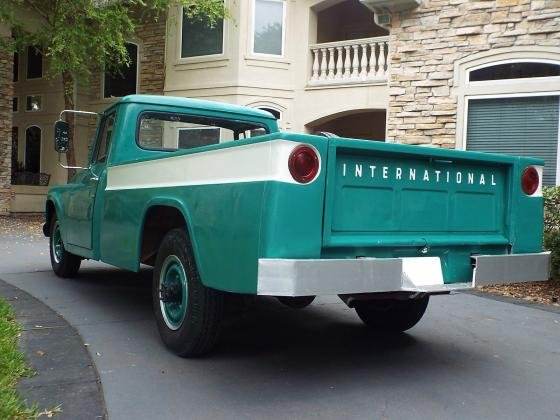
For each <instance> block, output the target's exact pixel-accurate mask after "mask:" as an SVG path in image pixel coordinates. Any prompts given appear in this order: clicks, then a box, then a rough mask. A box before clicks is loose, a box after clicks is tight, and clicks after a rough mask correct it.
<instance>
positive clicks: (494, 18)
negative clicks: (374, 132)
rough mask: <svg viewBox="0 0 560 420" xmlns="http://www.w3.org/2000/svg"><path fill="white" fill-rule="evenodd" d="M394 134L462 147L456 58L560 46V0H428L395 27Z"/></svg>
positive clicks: (390, 130)
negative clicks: (457, 141) (458, 132)
mask: <svg viewBox="0 0 560 420" xmlns="http://www.w3.org/2000/svg"><path fill="white" fill-rule="evenodd" d="M390 45H391V49H392V51H391V53H390V65H391V75H390V79H389V95H390V97H389V107H388V110H387V140H388V141H393V142H398V143H408V144H424V145H436V146H442V147H448V148H452V147H455V138H456V127H457V116H458V115H457V114H458V113H457V108H458V106H457V97H456V95H455V94H454V91H453V83H454V77H456V75H455V74H454V64H455V63H456V62H457V61H458V60H461V59H463V58H465V57H467V56H469V55H471V54H475V53H479V52H481V51H490V50H491V51H499V49H505V48H511V47H516V46H519V47H521V46H540V47H559V46H560V0H492V1H487V0H486V1H473V0H423V2H422V5H421V6H420V7H418V8H417V9H415V10H413V11H410V12H404V13H401V14H400V15H399V14H395V15H394V16H393V22H392V28H391V31H390Z"/></svg>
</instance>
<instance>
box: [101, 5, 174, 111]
mask: <svg viewBox="0 0 560 420" xmlns="http://www.w3.org/2000/svg"><path fill="white" fill-rule="evenodd" d="M165 21H166V19H165V15H161V16H159V18H158V20H157V22H154V21H153V19H145V20H144V22H143V23H141V24H139V25H138V27H137V30H136V35H135V37H134V38H133V39H131V40H130V41H131V42H134V43H137V44H139V56H140V61H139V66H140V71H139V80H138V93H146V94H154V95H163V84H164V81H165V35H166V26H165ZM101 77H102V71H101V70H97V71H95V72H94V73H93V76H92V80H91V96H92V100H94V101H96V100H99V99H102V95H103V92H102V88H101V86H102V84H101Z"/></svg>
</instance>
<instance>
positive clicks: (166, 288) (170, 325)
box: [152, 229, 224, 357]
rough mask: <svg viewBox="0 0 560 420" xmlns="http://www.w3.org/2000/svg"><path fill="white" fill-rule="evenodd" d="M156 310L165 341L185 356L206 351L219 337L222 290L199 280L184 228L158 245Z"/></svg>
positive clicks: (180, 354) (159, 328)
mask: <svg viewBox="0 0 560 420" xmlns="http://www.w3.org/2000/svg"><path fill="white" fill-rule="evenodd" d="M152 300H153V306H154V313H155V317H156V322H157V326H158V330H159V333H160V336H161V338H162V340H163V342H164V343H165V345H166V346H167V347H168V348H169V349H171V350H172V351H173V352H175V353H176V354H178V355H179V356H183V357H194V356H199V355H202V354H204V353H207V352H208V351H210V350H211V349H212V347H213V346H214V344H215V343H216V341H217V339H218V334H219V331H220V325H221V320H222V313H223V301H224V295H223V293H222V292H220V291H217V290H214V289H210V288H208V287H205V286H204V285H203V284H202V282H201V281H200V275H199V273H198V270H197V268H196V262H195V260H194V254H193V251H192V246H191V243H190V241H189V238H188V236H187V234H186V232H185V230H184V229H173V230H172V231H170V232H169V233H168V234H167V235H165V237H164V238H163V241H162V243H161V245H160V247H159V250H158V254H157V258H156V265H155V268H154V278H153V286H152Z"/></svg>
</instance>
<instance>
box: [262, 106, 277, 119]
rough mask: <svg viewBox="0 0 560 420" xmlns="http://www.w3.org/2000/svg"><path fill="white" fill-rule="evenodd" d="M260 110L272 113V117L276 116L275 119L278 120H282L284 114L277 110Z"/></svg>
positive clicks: (263, 108)
mask: <svg viewBox="0 0 560 420" xmlns="http://www.w3.org/2000/svg"><path fill="white" fill-rule="evenodd" d="M259 109H262V110H263V111H266V112H270V113H271V114H272V115H274V118H276V119H277V120H281V119H282V113H281V112H280V111H278V110H276V109H273V108H266V107H259Z"/></svg>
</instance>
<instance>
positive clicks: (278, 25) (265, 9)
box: [253, 0, 285, 56]
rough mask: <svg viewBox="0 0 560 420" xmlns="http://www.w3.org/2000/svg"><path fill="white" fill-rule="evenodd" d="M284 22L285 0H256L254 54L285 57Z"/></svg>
mask: <svg viewBox="0 0 560 420" xmlns="http://www.w3.org/2000/svg"><path fill="white" fill-rule="evenodd" d="M284 20H285V2H284V0H254V13H253V53H254V54H267V55H277V56H282V55H284V30H285V21H284Z"/></svg>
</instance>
